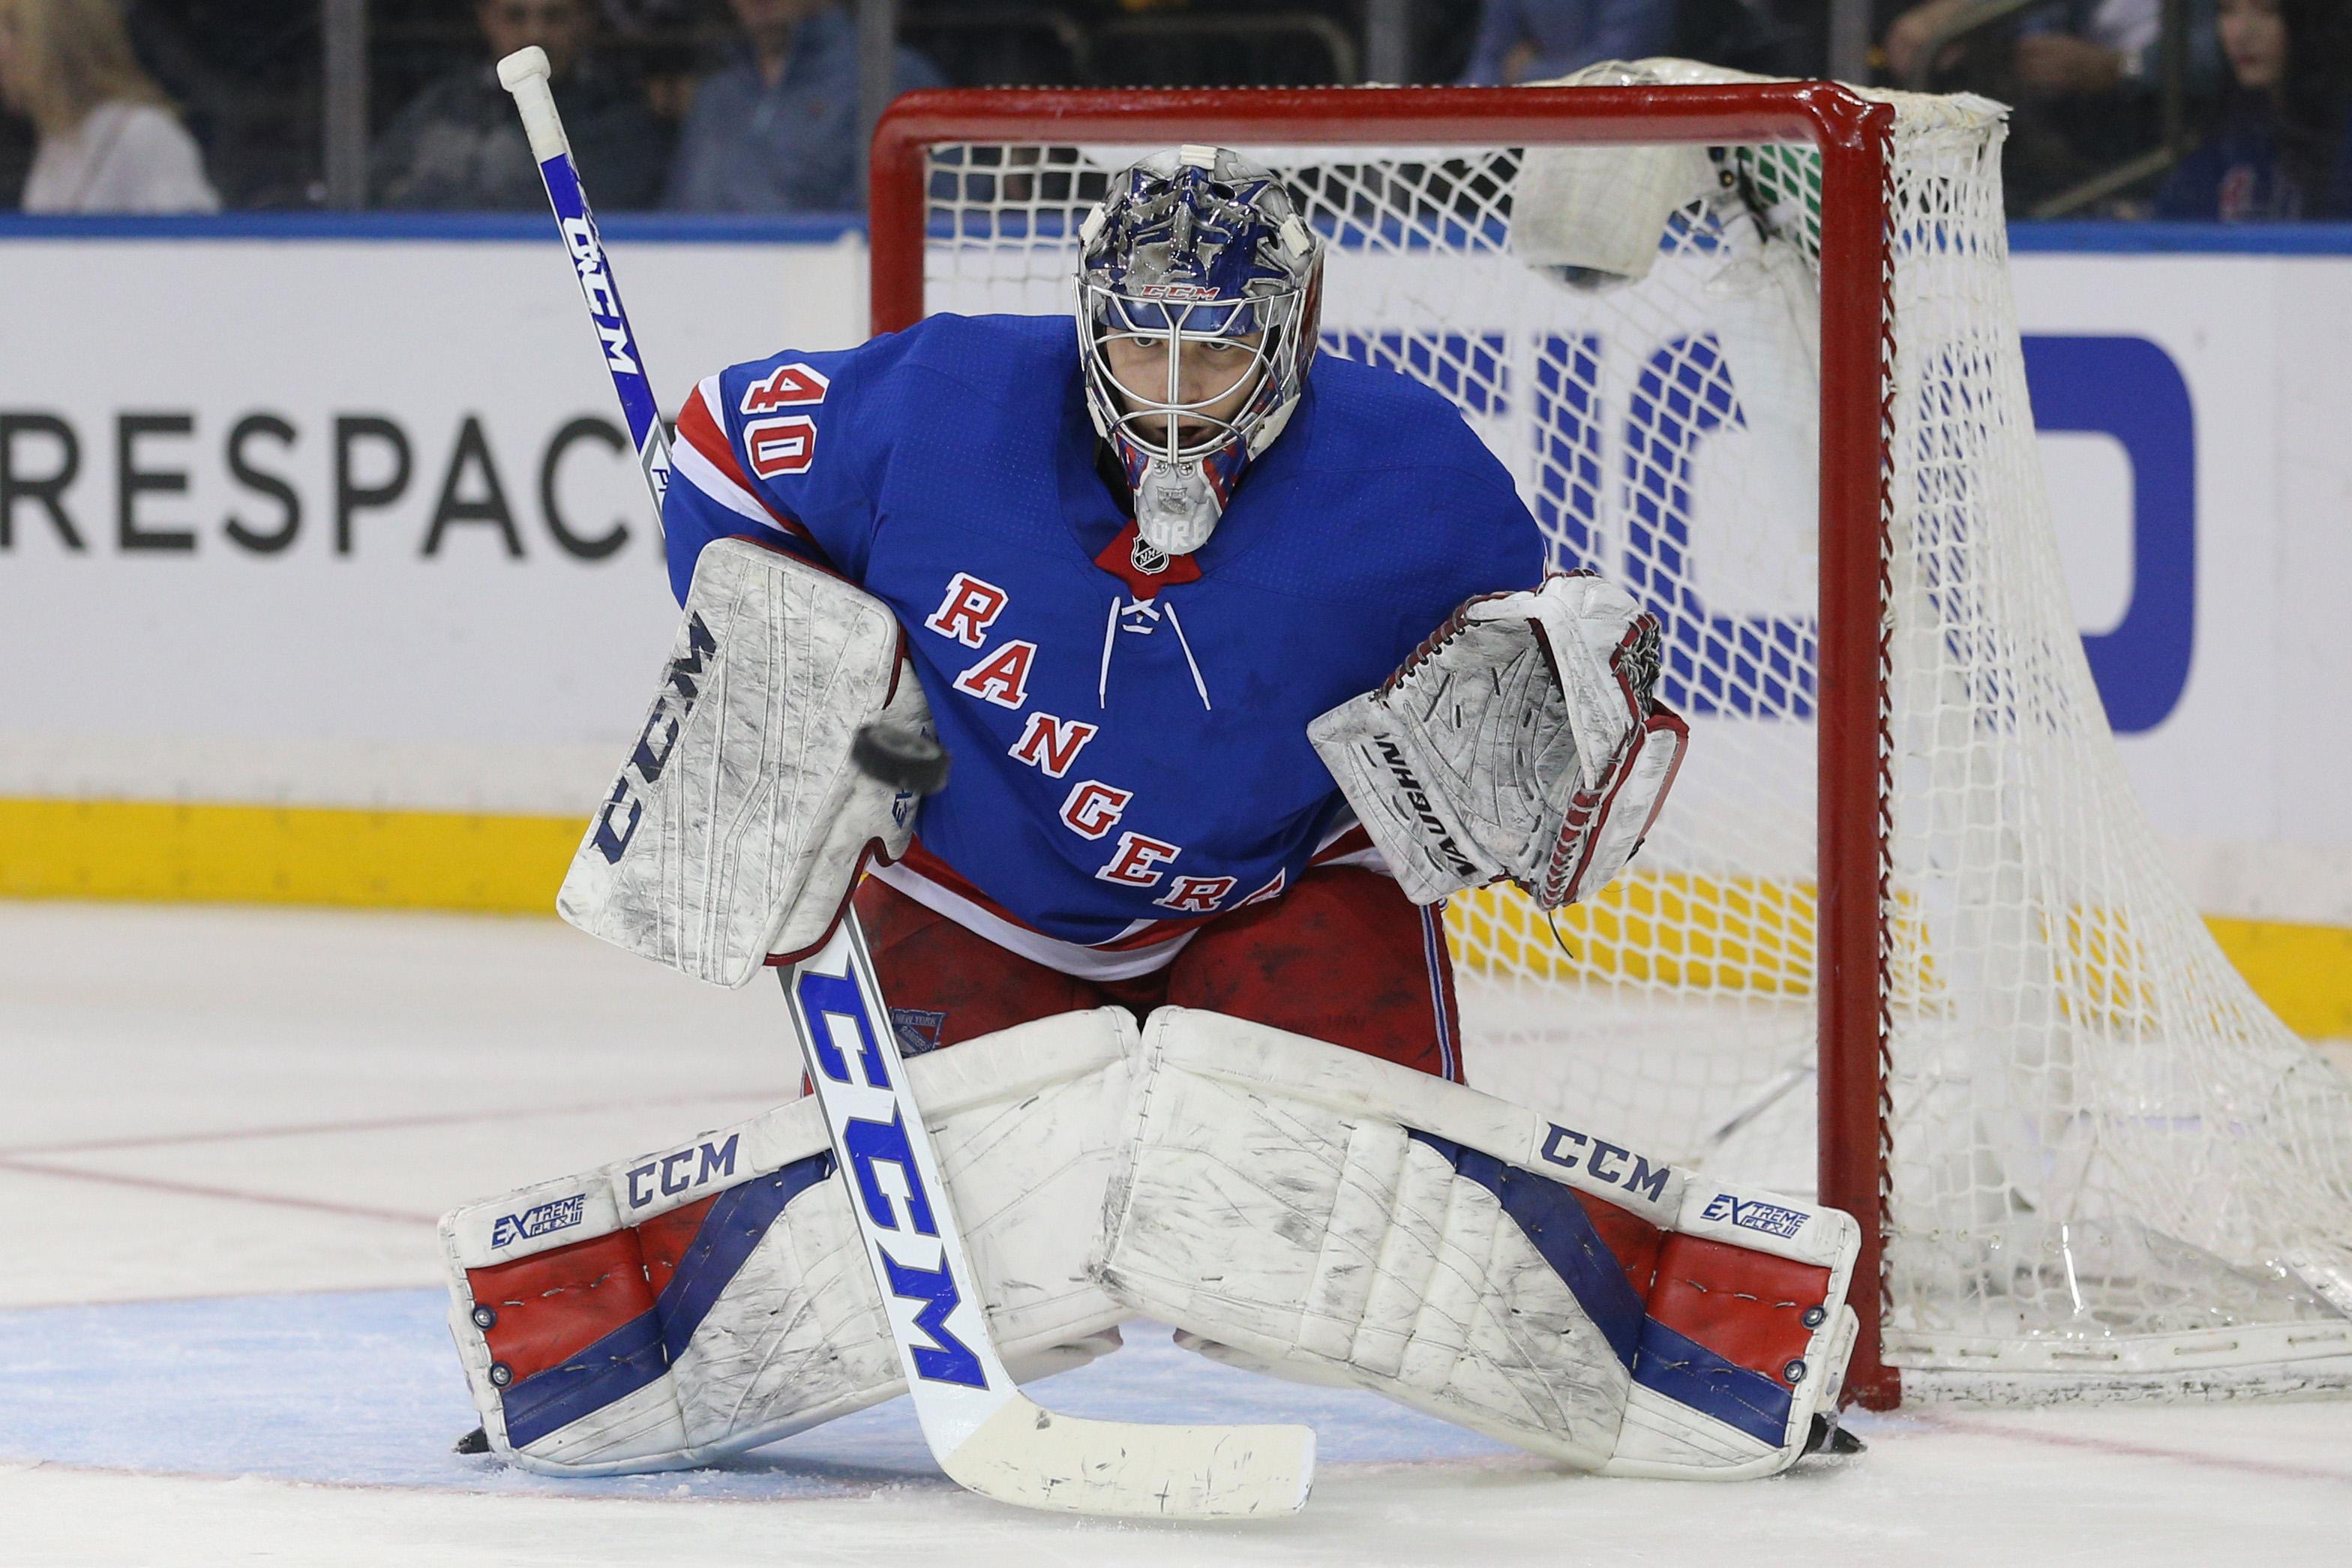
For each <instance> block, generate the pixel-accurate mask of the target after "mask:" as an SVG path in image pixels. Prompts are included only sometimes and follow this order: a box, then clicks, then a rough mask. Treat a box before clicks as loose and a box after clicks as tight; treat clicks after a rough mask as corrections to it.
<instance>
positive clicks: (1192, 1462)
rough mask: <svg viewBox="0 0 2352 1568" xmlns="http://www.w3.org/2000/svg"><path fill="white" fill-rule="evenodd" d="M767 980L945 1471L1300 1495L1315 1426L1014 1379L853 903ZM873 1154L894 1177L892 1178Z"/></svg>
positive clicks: (1064, 1495)
mask: <svg viewBox="0 0 2352 1568" xmlns="http://www.w3.org/2000/svg"><path fill="white" fill-rule="evenodd" d="M547 78H548V64H547V56H546V54H545V53H544V52H543V51H542V50H541V49H539V48H537V47H531V48H527V49H520V50H518V51H516V52H515V53H513V54H511V55H509V56H508V57H506V58H504V59H502V60H500V61H499V83H500V85H502V86H503V87H505V89H507V90H508V91H509V93H511V94H513V95H514V99H515V107H516V108H517V110H520V113H521V115H522V122H523V130H524V131H525V133H526V134H527V135H528V136H529V137H530V149H531V156H532V158H533V159H535V160H536V161H537V162H538V163H539V169H540V175H541V180H542V181H543V182H544V183H545V184H546V187H547V198H548V202H549V204H551V206H553V208H554V209H555V218H556V223H557V225H559V226H560V227H561V228H562V231H563V236H564V243H565V246H566V247H567V248H568V249H569V250H570V252H571V255H572V267H573V269H574V270H575V271H576V272H577V273H578V275H579V279H580V287H581V291H582V293H583V294H584V295H585V296H586V297H587V300H588V308H589V312H590V314H591V316H592V317H593V319H594V322H595V326H596V335H597V339H598V341H599V342H600V344H601V345H602V346H603V348H604V362H605V368H606V369H607V370H608V371H610V372H611V374H612V377H613V388H614V392H617V393H618V394H619V396H620V400H621V409H622V413H624V414H625V417H626V418H627V419H628V422H629V434H630V436H631V438H632V439H633V440H634V441H635V443H636V446H637V454H638V458H639V464H640V466H641V467H642V468H643V469H644V471H645V476H646V487H647V490H648V492H649V493H650V494H651V496H652V498H653V503H654V514H655V517H656V523H658V521H659V517H660V514H661V508H662V498H663V496H664V495H665V494H666V492H667V487H668V478H669V452H668V443H667V433H666V431H665V430H664V428H663V425H662V422H661V417H660V413H659V411H658V409H657V407H656V403H655V402H654V398H653V392H652V389H651V387H650V385H649V384H648V383H647V382H646V373H645V364H644V359H643V356H642V354H641V353H640V352H639V350H638V348H637V343H636V338H635V333H634V332H633V331H632V330H631V329H630V326H629V320H628V317H627V315H626V314H625V312H624V311H623V309H622V308H621V296H620V291H619V289H618V288H617V287H615V286H614V281H613V274H612V267H611V264H610V262H609V260H608V259H607V258H606V256H605V255H604V245H603V242H602V240H601V239H600V237H599V236H598V234H597V231H596V221H595V218H594V216H593V214H591V213H590V211H589V208H588V201H587V197H586V195H585V194H584V193H583V192H582V190H581V186H580V176H579V172H578V171H577V170H576V169H574V168H573V166H572V149H571V144H570V143H569V141H566V139H565V137H564V134H563V122H562V120H561V119H560V118H559V117H558V115H557V113H556V110H555V99H554V96H553V94H552V93H551V92H550V90H549V89H548V80H547ZM854 755H855V756H856V759H857V761H858V763H859V765H860V766H861V767H863V768H866V769H867V770H868V771H869V772H871V773H873V774H874V775H875V776H877V777H878V778H881V779H884V780H885V781H886V782H888V783H892V784H896V785H898V787H899V788H901V789H908V790H909V791H910V792H912V793H918V794H920V793H928V792H929V791H930V790H933V789H938V788H939V787H940V784H942V783H943V782H944V781H945V779H946V760H947V759H946V757H945V754H944V753H943V752H942V751H940V748H939V747H938V746H937V744H936V743H935V742H931V741H930V740H929V738H928V737H912V736H907V735H902V734H897V733H893V732H889V731H884V730H880V729H877V728H875V727H869V728H868V730H867V731H866V732H865V733H862V734H861V735H860V736H859V737H858V744H857V746H856V751H855V753H854ZM779 976H780V978H781V979H782V983H783V988H784V996H785V999H786V1003H787V1005H788V1007H789V1009H790V1011H791V1014H792V1019H793V1032H794V1034H795V1035H797V1036H798V1038H799V1040H800V1047H801V1055H802V1058H803V1061H804V1062H805V1063H806V1066H807V1070H808V1076H809V1082H811V1083H812V1084H813V1085H814V1090H815V1093H816V1097H817V1101H818V1103H819V1105H820V1106H821V1107H822V1108H823V1110H824V1118H825V1124H826V1126H827V1127H828V1128H829V1129H830V1131H831V1133H832V1137H833V1151H834V1158H835V1163H836V1165H837V1166H838V1168H839V1169H840V1170H841V1171H842V1172H843V1173H844V1176H845V1179H847V1180H848V1182H849V1185H850V1197H851V1202H850V1209H851V1212H852V1213H854V1214H855V1215H856V1218H857V1228H858V1231H859V1233H860V1235H861V1236H862V1237H863V1238H864V1239H865V1242H866V1260H867V1261H868V1262H869V1263H870V1264H871V1265H872V1267H873V1270H874V1281H875V1284H876V1285H877V1288H878V1289H879V1290H880V1291H881V1292H882V1300H883V1303H884V1305H885V1308H886V1313H887V1317H888V1318H889V1321H890V1332H891V1337H892V1338H893V1339H894V1340H895V1341H896V1342H897V1344H898V1362H899V1366H900V1368H901V1370H902V1371H904V1373H905V1374H906V1377H907V1391H908V1396H909V1397H910V1398H911V1399H912V1400H913V1401H914V1406H915V1414H916V1416H917V1418H918V1419H919V1421H920V1422H921V1424H922V1428H923V1437H924V1440H925V1441H926V1442H927V1443H929V1445H930V1449H931V1453H932V1456H933V1457H934V1458H937V1459H938V1461H939V1465H940V1469H942V1470H944V1471H946V1472H947V1474H948V1477H949V1479H952V1480H953V1481H955V1482H956V1484H957V1485H959V1486H961V1487H963V1488H965V1489H966V1490H971V1491H975V1492H978V1493H980V1494H981V1495H982V1496H983V1497H992V1498H995V1499H997V1500H1000V1501H1003V1502H1012V1503H1020V1504H1023V1505H1024V1506H1027V1507H1030V1508H1044V1509H1058V1510H1064V1511H1070V1512H1075V1513H1096V1514H1109V1515H1114V1516H1118V1517H1129V1518H1132V1517H1152V1516H1157V1517H1161V1518H1174V1519H1226V1518H1242V1517H1248V1516H1253V1515H1278V1514H1286V1513H1294V1512H1296V1511H1297V1510H1298V1509H1300V1508H1301V1507H1303V1506H1305V1504H1306V1501H1307V1489H1308V1488H1309V1486H1311V1485H1312V1483H1313V1480H1314V1475H1315V1434H1314V1432H1313V1430H1312V1429H1310V1428H1308V1427H1292V1426H1253V1427H1161V1426H1150V1425H1144V1424H1140V1423H1133V1422H1125V1421H1092V1420H1085V1419H1081V1418H1078V1417H1076V1416H1060V1415H1056V1414H1055V1413H1054V1412H1052V1411H1049V1410H1046V1409H1045V1408H1044V1407H1043V1406H1038V1405H1036V1404H1035V1403H1034V1402H1033V1401H1031V1400H1030V1399H1029V1398H1028V1396H1025V1395H1024V1394H1023V1393H1022V1392H1021V1390H1020V1388H1019V1387H1018V1386H1017V1385H1015V1384H1014V1383H1013V1379H1012V1377H1011V1375H1008V1374H1007V1373H1006V1372H1005V1370H1004V1363H1003V1359H1002V1358H1001V1357H1000V1356H999V1355H998V1354H997V1351H996V1346H995V1343H994V1342H993V1341H992V1339H991V1337H990V1335H989V1332H988V1321H987V1316H986V1312H985V1310H984V1307H983V1305H982V1300H981V1296H980V1291H979V1288H978V1284H977V1281H976V1279H975V1277H974V1275H973V1273H972V1269H971V1259H970V1257H969V1255H968V1254H967V1252H966V1250H965V1248H964V1243H963V1235H962V1232H961V1228H959V1227H958V1225H957V1224H956V1219H955V1215H954V1213H953V1210H952V1208H951V1206H950V1201H949V1194H948V1189H947V1185H946V1183H945V1182H944V1181H942V1180H941V1179H940V1166H939V1159H938V1156H937V1155H936V1154H935V1153H934V1152H933V1150H932V1147H931V1136H930V1131H929V1128H928V1127H927V1126H925V1124H924V1122H923V1118H922V1115H921V1113H920V1111H919V1107H917V1106H916V1105H915V1103H914V1102H913V1100H912V1098H911V1097H910V1096H909V1095H908V1092H907V1086H906V1071H905V1064H904V1062H903V1061H901V1059H900V1057H899V1054H898V1040H897V1039H896V1037H895V1035H894V1034H893V1032H892V1030H891V1029H890V1027H889V1019H890V1013H889V1009H887V1007H885V1006H884V1004H883V1000H882V992H881V988H880V986H879V985H878V984H877V982H876V980H875V977H874V964H873V960H872V958H871V957H870V956H868V955H867V953H866V938H865V934H864V933H863V932H862V931H861V930H860V929H859V927H858V924H857V914H856V910H855V909H853V908H848V907H845V908H844V910H843V913H842V918H841V921H840V924H839V925H836V926H835V928H834V932H833V935H832V936H830V937H829V938H827V940H826V941H825V944H824V946H823V947H821V948H819V949H818V950H817V952H816V953H815V954H814V956H810V957H807V958H804V959H803V960H802V961H800V962H799V963H797V964H794V965H793V966H791V967H784V968H781V969H780V970H779ZM885 1167H888V1168H889V1169H891V1170H893V1171H895V1173H896V1175H895V1176H894V1177H892V1178H891V1179H889V1180H888V1181H887V1183H886V1181H885V1179H884V1177H883V1175H882V1172H883V1170H884V1169H885Z"/></svg>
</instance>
